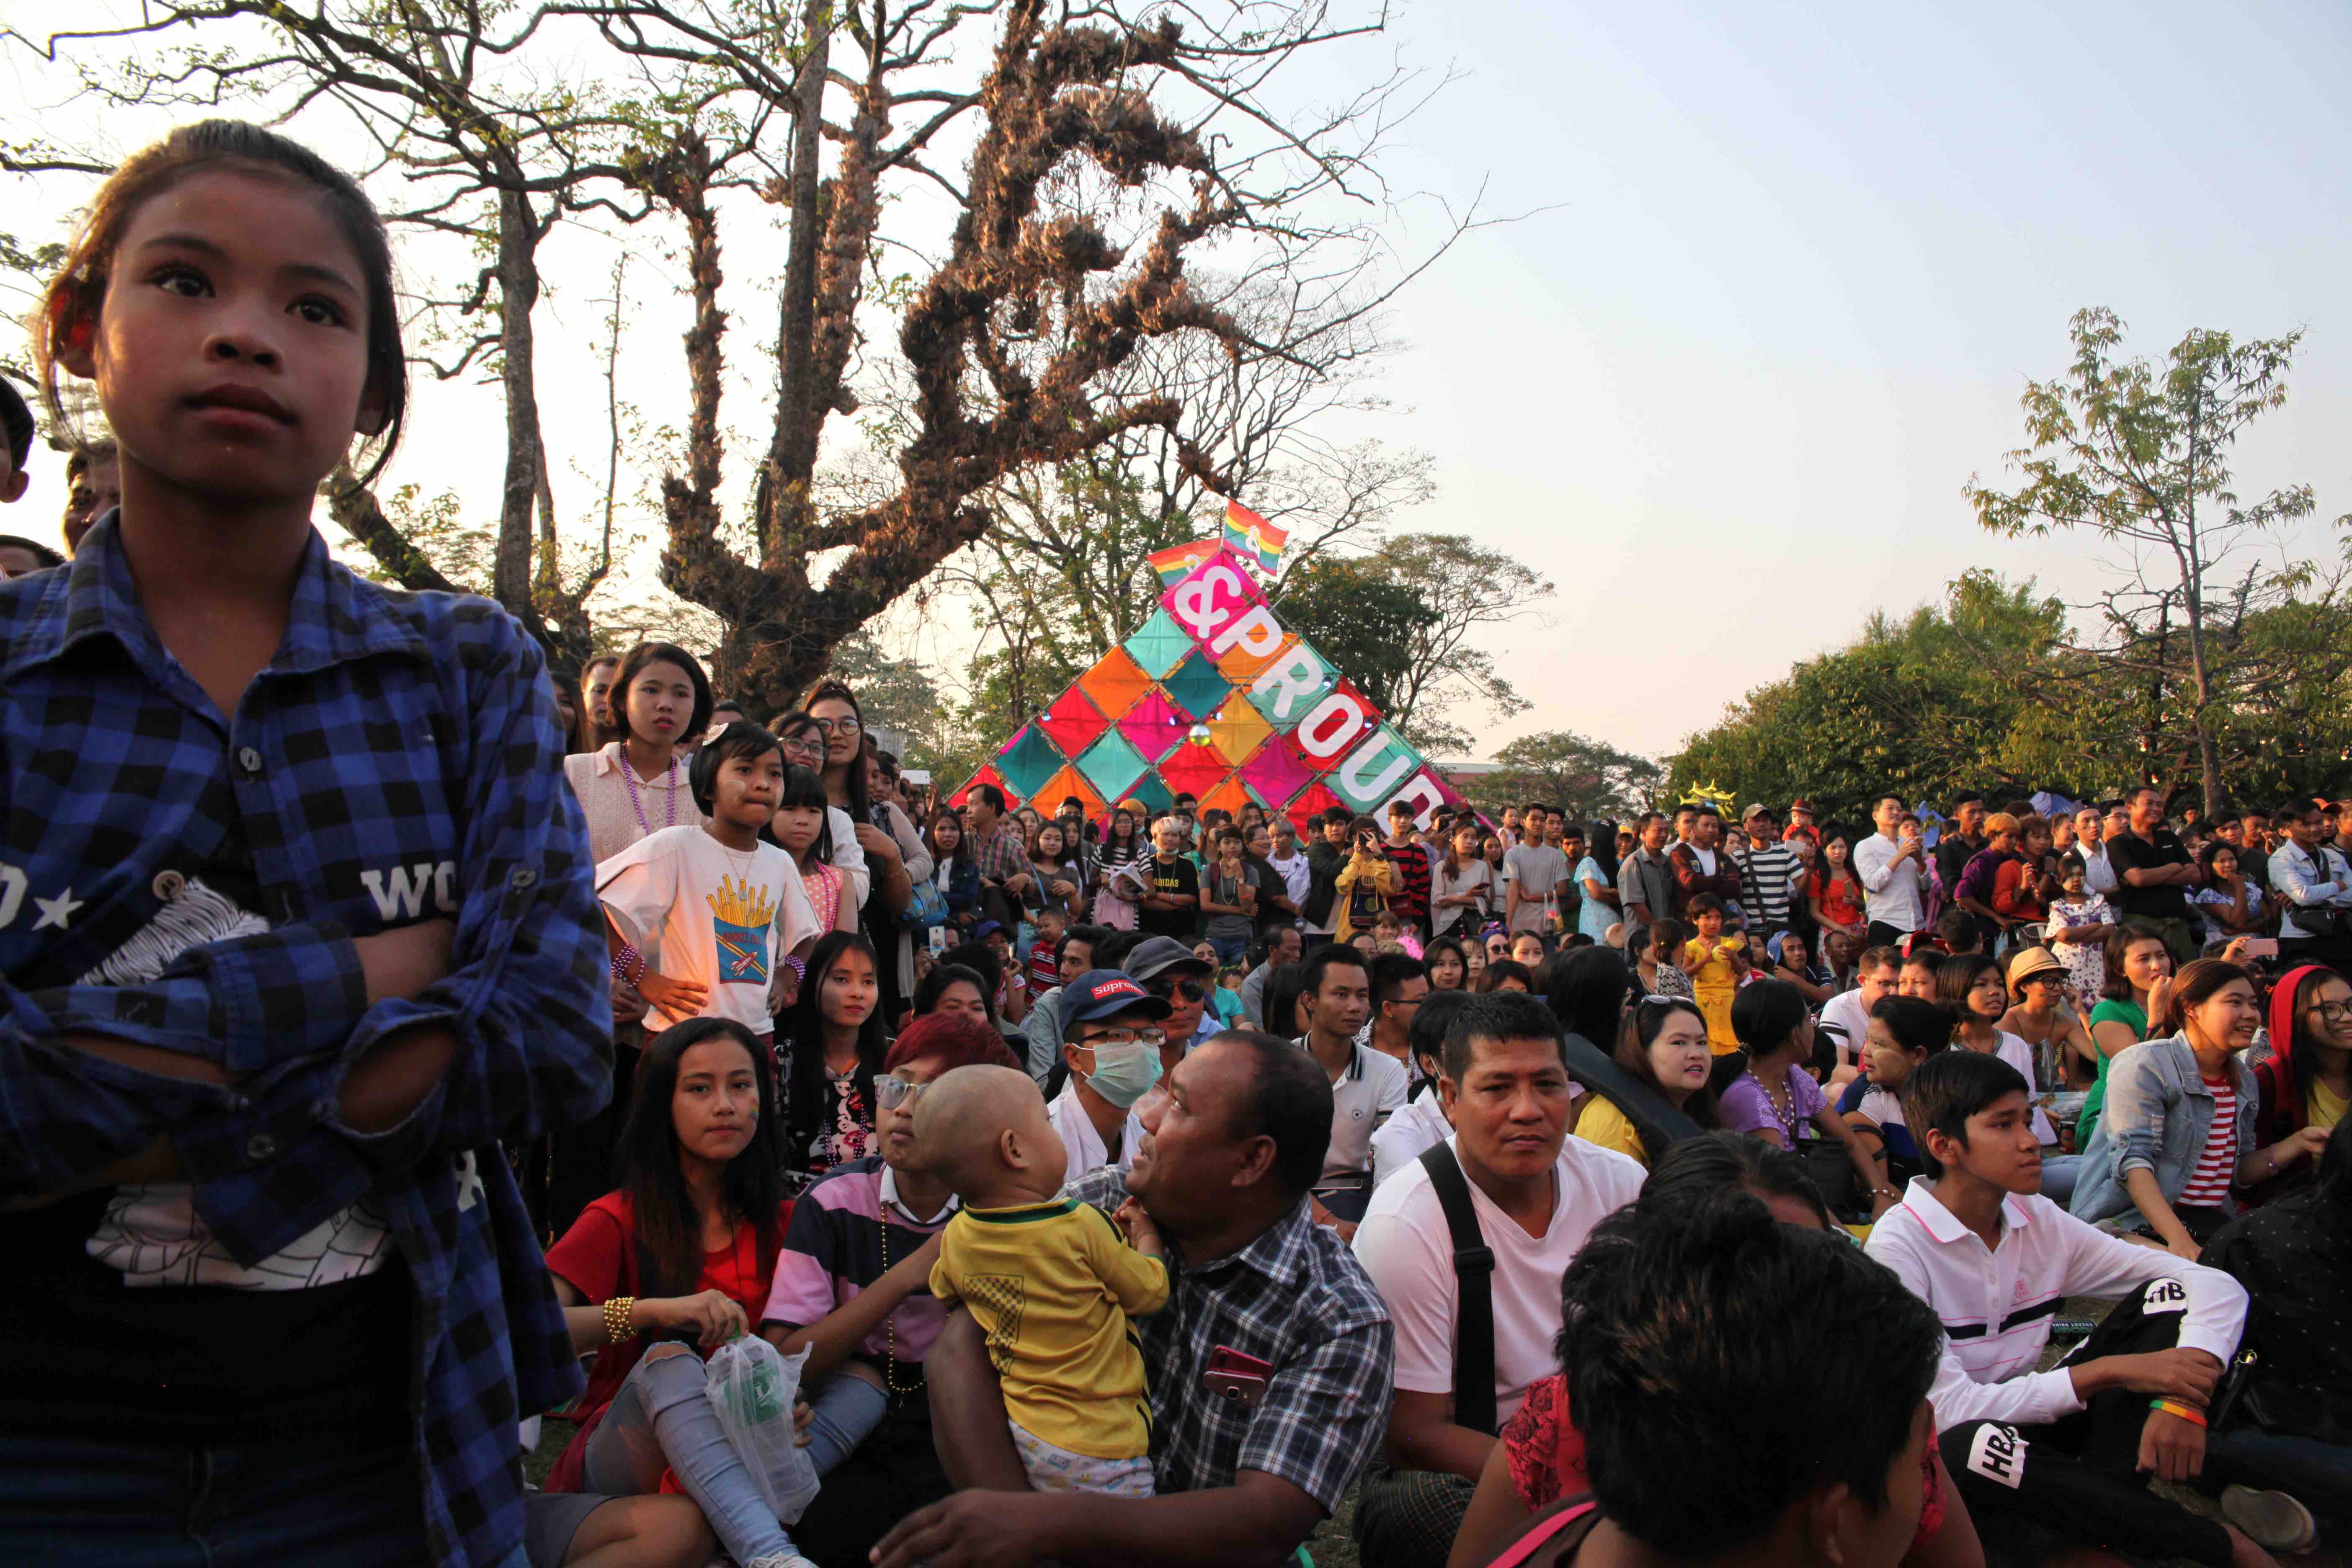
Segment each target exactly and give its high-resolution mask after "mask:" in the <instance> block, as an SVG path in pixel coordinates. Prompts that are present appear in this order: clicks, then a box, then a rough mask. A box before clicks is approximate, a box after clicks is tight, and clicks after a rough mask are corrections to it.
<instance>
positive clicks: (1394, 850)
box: [1381, 842, 1429, 931]
mask: <svg viewBox="0 0 2352 1568" xmlns="http://www.w3.org/2000/svg"><path fill="white" fill-rule="evenodd" d="M1381 854H1382V855H1384V856H1386V857H1387V858H1388V860H1389V863H1390V864H1391V865H1392V866H1394V867H1395V868H1397V874H1398V875H1399V876H1401V877H1402V878H1403V879H1404V890H1403V891H1402V892H1401V893H1398V894H1396V895H1395V896H1393V897H1392V898H1391V899H1390V900H1389V908H1391V909H1392V910H1395V911H1396V915H1397V919H1399V920H1401V921H1407V922H1409V923H1411V924H1413V925H1417V926H1419V927H1421V928H1422V930H1423V931H1427V930H1428V929H1429V851H1428V850H1426V849H1424V848H1423V847H1421V846H1420V845H1418V844H1413V843H1410V842H1408V843H1404V844H1388V843H1383V844H1382V845H1381Z"/></svg>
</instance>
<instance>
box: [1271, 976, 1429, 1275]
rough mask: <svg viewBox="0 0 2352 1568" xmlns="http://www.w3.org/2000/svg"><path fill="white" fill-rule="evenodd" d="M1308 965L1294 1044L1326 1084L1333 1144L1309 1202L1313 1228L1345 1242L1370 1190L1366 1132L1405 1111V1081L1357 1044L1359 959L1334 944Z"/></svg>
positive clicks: (1367, 990) (1362, 1005) (1361, 1007)
mask: <svg viewBox="0 0 2352 1568" xmlns="http://www.w3.org/2000/svg"><path fill="white" fill-rule="evenodd" d="M1306 967H1307V973H1306V975H1305V976H1304V978H1303V980H1302V982H1301V991H1300V998H1299V1000H1300V1004H1301V1005H1302V1006H1303V1007H1304V1008H1305V1009H1306V1013H1307V1033H1306V1034H1305V1035H1304V1036H1303V1037H1300V1039H1299V1041H1298V1043H1299V1045H1300V1046H1302V1047H1305V1048H1306V1051H1307V1054H1308V1055H1309V1056H1311V1057H1313V1058H1315V1060H1316V1061H1317V1063H1318V1064H1319V1065H1320V1066H1321V1067H1322V1068H1323V1071H1324V1073H1325V1074H1326V1075H1327V1076H1328V1078H1329V1079H1331V1144H1330V1147H1329V1148H1328V1150H1326V1151H1325V1152H1324V1155H1323V1175H1322V1179H1321V1180H1319V1181H1318V1182H1317V1183H1316V1184H1315V1190H1314V1193H1313V1194H1311V1200H1310V1201H1311V1202H1312V1204H1313V1213H1314V1215H1315V1223H1316V1224H1318V1225H1328V1226H1331V1227H1332V1228H1333V1229H1335V1230H1336V1231H1337V1232H1338V1233H1339V1239H1340V1240H1342V1241H1351V1240H1353V1239H1354V1238H1355V1235H1356V1222H1357V1221H1358V1220H1360V1219H1361V1218H1362V1217H1363V1215H1364V1205H1365V1204H1366V1203H1367V1202H1368V1201H1369V1200H1370V1194H1371V1190H1372V1134H1373V1133H1375V1132H1377V1131H1380V1129H1381V1124H1382V1123H1383V1122H1385V1121H1388V1119H1389V1118H1390V1117H1391V1116H1393V1115H1394V1114H1396V1112H1397V1111H1398V1110H1401V1109H1402V1107H1403V1105H1404V1100H1405V1091H1406V1090H1407V1089H1409V1088H1410V1087H1411V1079H1409V1077H1408V1076H1407V1074H1406V1072H1405V1068H1404V1064H1403V1063H1402V1062H1401V1061H1398V1060H1397V1059H1396V1058H1394V1057H1391V1056H1387V1055H1384V1054H1382V1053H1381V1052H1380V1051H1378V1050H1375V1049H1373V1048H1372V1047H1370V1046H1369V1045H1360V1044H1358V1043H1357V1039H1356V1037H1357V1036H1358V1034H1360V1032H1361V1031H1362V1030H1363V1027H1364V1025H1365V1022H1366V1021H1367V1020H1368V1019H1370V1017H1371V1016H1372V981H1371V974H1370V971H1369V970H1368V969H1367V968H1366V966H1365V963H1364V955H1363V954H1362V953H1360V952H1357V951H1356V950H1355V949H1354V948H1352V947H1343V946H1340V945H1339V943H1337V942H1334V943H1332V944H1331V945H1330V946H1328V947H1318V948H1317V949H1316V950H1315V951H1314V952H1311V953H1309V954H1308V955H1307V966H1306Z"/></svg>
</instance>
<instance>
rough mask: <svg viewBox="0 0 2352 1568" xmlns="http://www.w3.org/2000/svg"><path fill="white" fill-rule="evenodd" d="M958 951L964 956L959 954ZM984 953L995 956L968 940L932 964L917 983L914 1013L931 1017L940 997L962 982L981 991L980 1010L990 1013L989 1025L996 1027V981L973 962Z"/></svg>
mask: <svg viewBox="0 0 2352 1568" xmlns="http://www.w3.org/2000/svg"><path fill="white" fill-rule="evenodd" d="M959 953H961V955H962V956H961V957H957V956H956V955H957V954H959ZM982 956H988V957H993V956H994V955H993V954H992V953H989V952H988V950H987V949H986V948H985V947H982V946H980V944H978V943H976V942H968V943H966V944H965V945H964V946H962V947H960V948H954V947H951V948H950V949H948V951H947V953H946V954H945V955H944V956H942V957H941V958H940V962H939V963H934V964H932V965H931V967H930V969H929V972H928V973H925V974H924V976H923V977H922V979H920V980H919V981H917V982H916V983H915V999H914V1004H913V1010H914V1016H916V1017H918V1018H928V1017H929V1016H931V1015H932V1014H933V1013H936V1012H938V1011H939V1007H940V997H942V996H945V995H946V994H948V988H949V987H950V986H952V985H956V984H965V985H969V986H971V988H972V989H973V990H974V991H977V992H979V993H980V1005H981V1009H982V1011H983V1012H984V1013H986V1014H987V1015H988V1023H989V1026H990V1027H991V1028H994V1027H995V1026H996V991H995V984H994V982H992V981H991V980H990V979H989V978H988V976H987V975H985V974H982V973H981V972H980V971H979V970H978V969H977V968H975V967H973V965H972V963H971V960H973V959H974V958H977V957H982Z"/></svg>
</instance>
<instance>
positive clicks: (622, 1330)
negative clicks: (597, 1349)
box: [604, 1296, 637, 1345]
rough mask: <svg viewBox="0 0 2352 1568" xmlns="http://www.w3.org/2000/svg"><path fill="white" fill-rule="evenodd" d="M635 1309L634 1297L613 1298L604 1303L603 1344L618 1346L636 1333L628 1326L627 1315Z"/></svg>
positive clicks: (635, 1300) (635, 1301)
mask: <svg viewBox="0 0 2352 1568" xmlns="http://www.w3.org/2000/svg"><path fill="white" fill-rule="evenodd" d="M636 1309H637V1299H636V1298H635V1296H614V1297H613V1298H612V1299H611V1300H608V1301H606V1302H605V1303H604V1342H605V1343H607V1344H614V1345H616V1344H619V1343H620V1342H622V1341H623V1340H625V1339H627V1338H629V1337H630V1336H631V1335H633V1334H635V1332H636V1330H635V1329H633V1328H631V1327H630V1326H629V1314H630V1313H632V1312H634V1311H635V1310H636Z"/></svg>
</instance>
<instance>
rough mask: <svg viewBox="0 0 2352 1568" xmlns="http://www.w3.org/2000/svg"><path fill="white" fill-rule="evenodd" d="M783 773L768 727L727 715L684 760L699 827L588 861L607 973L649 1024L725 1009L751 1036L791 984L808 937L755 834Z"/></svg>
mask: <svg viewBox="0 0 2352 1568" xmlns="http://www.w3.org/2000/svg"><path fill="white" fill-rule="evenodd" d="M783 775H784V756H783V751H782V748H781V747H780V746H779V745H778V744H777V743H776V738H775V737H774V736H773V735H771V734H769V733H768V732H767V731H764V730H761V729H760V728H758V727H757V726H755V725H751V724H730V725H728V726H727V728H726V729H724V730H721V731H719V733H718V734H717V735H716V736H714V737H713V738H712V739H711V740H710V741H709V742H707V743H705V744H704V746H703V747H702V749H701V750H700V751H699V752H696V753H695V757H694V764H693V766H692V767H691V768H690V769H689V770H688V784H689V786H690V787H691V789H692V790H693V792H694V803H695V805H696V807H697V808H698V810H700V811H702V812H703V813H704V814H705V815H706V816H708V817H709V820H708V821H706V822H705V823H704V824H703V825H702V826H699V827H686V826H678V827H666V828H664V829H662V830H661V831H660V832H658V833H656V834H653V835H652V836H651V837H646V838H641V839H639V840H638V841H637V842H636V843H635V844H632V845H630V846H629V847H627V848H626V849H624V850H622V851H621V852H620V853H619V854H617V855H615V856H614V857H613V858H611V859H609V860H606V861H604V863H603V864H601V865H599V866H598V867H597V868H596V893H597V897H598V898H599V899H601V900H603V901H604V912H605V916H606V922H607V924H608V926H609V927H610V931H609V933H608V934H609V941H610V944H611V949H612V953H613V969H614V973H615V974H616V975H618V976H619V977H620V978H621V979H623V980H625V981H627V982H628V983H629V984H632V985H634V986H635V988H636V991H637V993H638V994H640V995H642V996H643V997H644V998H645V999H646V1006H647V1008H648V1012H647V1019H648V1022H649V1024H650V1025H651V1026H654V1027H656V1028H667V1027H668V1026H671V1025H673V1024H678V1023H683V1022H684V1021H685V1020H687V1019H688V1018H696V1017H705V1018H732V1019H734V1020H735V1021H736V1022H737V1023H739V1024H740V1025H742V1026H744V1027H745V1028H747V1029H750V1030H751V1032H752V1033H753V1034H754V1035H759V1036H762V1037H764V1036H767V1035H769V1034H770V1033H772V1030H773V1028H774V1025H773V1021H772V1014H773V1012H774V1010H775V1009H777V1008H780V1007H782V1006H786V1005H790V1003H791V1002H792V1000H793V997H794V996H795V995H797V994H798V992H799V973H798V971H797V970H796V969H795V968H794V967H793V961H794V960H803V959H805V958H806V956H807V954H808V951H809V949H810V947H811V946H812V945H814V942H815V941H816V937H817V921H816V912H815V911H814V910H812V909H811V908H810V907H809V900H808V893H807V890H806V889H804V888H803V886H802V883H801V876H800V870H799V868H797V867H795V866H794V865H793V860H792V857H790V856H789V855H787V854H785V853H784V852H783V851H782V849H779V848H778V847H776V846H774V845H773V844H770V843H767V842H766V841H764V840H763V839H761V837H760V830H761V828H762V827H765V826H767V825H768V822H769V819H770V818H771V817H772V816H773V815H774V813H775V803H776V800H777V797H778V796H779V795H780V794H781V793H782V786H783Z"/></svg>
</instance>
